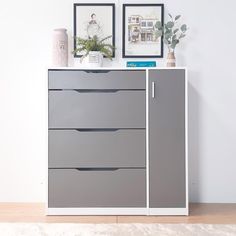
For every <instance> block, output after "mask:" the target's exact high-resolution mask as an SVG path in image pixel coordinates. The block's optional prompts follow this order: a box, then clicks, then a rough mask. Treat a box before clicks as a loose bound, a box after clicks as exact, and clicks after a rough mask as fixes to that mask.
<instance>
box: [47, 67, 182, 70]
mask: <svg viewBox="0 0 236 236" xmlns="http://www.w3.org/2000/svg"><path fill="white" fill-rule="evenodd" d="M186 69H187V68H186V67H150V68H147V67H129V68H128V67H101V68H88V67H49V68H48V70H141V71H145V70H146V71H148V70H186Z"/></svg>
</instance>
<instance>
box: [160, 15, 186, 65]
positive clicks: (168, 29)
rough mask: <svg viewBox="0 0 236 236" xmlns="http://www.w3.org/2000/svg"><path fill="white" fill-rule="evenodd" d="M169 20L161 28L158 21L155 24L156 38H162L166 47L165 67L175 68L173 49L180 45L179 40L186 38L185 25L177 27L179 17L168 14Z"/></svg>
mask: <svg viewBox="0 0 236 236" xmlns="http://www.w3.org/2000/svg"><path fill="white" fill-rule="evenodd" d="M168 15H169V17H170V20H169V21H168V22H167V23H166V24H164V26H162V23H161V22H160V21H158V22H157V23H156V24H155V28H156V29H157V30H156V34H157V37H161V36H163V41H164V43H165V44H166V45H167V47H168V50H169V52H168V56H167V66H168V67H175V65H176V59H175V48H176V46H177V45H178V44H179V43H180V40H181V39H182V38H184V37H185V36H186V32H187V25H186V24H182V25H181V26H179V24H178V20H179V19H180V17H181V15H178V16H176V17H173V16H172V15H171V14H168Z"/></svg>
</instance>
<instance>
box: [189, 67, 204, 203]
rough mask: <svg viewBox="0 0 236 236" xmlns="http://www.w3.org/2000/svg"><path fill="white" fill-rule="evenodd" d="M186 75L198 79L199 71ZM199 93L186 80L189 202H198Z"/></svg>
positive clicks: (199, 187)
mask: <svg viewBox="0 0 236 236" xmlns="http://www.w3.org/2000/svg"><path fill="white" fill-rule="evenodd" d="M188 77H189V78H191V80H193V81H199V80H198V78H199V73H198V72H193V71H188ZM199 105H200V95H199V94H198V92H197V90H196V88H195V87H194V86H193V84H191V81H188V142H189V145H188V147H189V150H188V155H189V197H190V199H189V200H190V202H199V199H200V198H201V196H200V189H201V186H199V184H200V182H199V179H200V166H201V163H200V150H201V149H200V136H201V135H200V130H201V129H200V117H201V116H200V109H199Z"/></svg>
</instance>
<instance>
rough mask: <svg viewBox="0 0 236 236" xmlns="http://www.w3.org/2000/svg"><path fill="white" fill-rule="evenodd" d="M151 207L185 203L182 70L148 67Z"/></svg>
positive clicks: (174, 205) (183, 82) (183, 205)
mask: <svg viewBox="0 0 236 236" xmlns="http://www.w3.org/2000/svg"><path fill="white" fill-rule="evenodd" d="M148 83H149V85H148V86H149V90H148V91H149V155H150V156H149V168H150V169H149V170H150V177H149V178H150V179H149V181H150V185H149V186H150V191H149V193H150V199H149V201H150V202H149V205H150V208H182V207H185V206H186V181H185V178H186V176H185V168H186V166H185V165H186V163H185V138H186V137H185V70H184V69H169V70H168V69H166V70H150V71H149V82H148Z"/></svg>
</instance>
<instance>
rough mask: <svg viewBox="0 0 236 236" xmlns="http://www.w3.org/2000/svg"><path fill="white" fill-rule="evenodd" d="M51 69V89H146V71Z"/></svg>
mask: <svg viewBox="0 0 236 236" xmlns="http://www.w3.org/2000/svg"><path fill="white" fill-rule="evenodd" d="M94 72H99V73H88V71H87V72H86V71H82V70H59V71H58V70H49V89H145V79H146V77H145V76H146V74H145V71H135V70H134V71H130V70H129V71H127V70H124V71H116V70H112V71H108V70H106V71H104V72H102V73H101V71H94Z"/></svg>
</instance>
